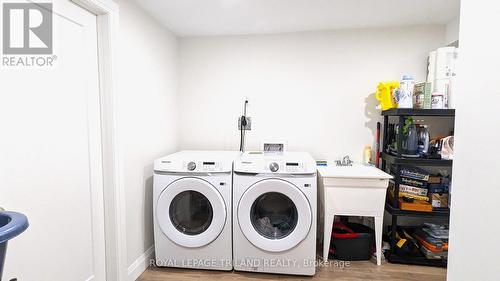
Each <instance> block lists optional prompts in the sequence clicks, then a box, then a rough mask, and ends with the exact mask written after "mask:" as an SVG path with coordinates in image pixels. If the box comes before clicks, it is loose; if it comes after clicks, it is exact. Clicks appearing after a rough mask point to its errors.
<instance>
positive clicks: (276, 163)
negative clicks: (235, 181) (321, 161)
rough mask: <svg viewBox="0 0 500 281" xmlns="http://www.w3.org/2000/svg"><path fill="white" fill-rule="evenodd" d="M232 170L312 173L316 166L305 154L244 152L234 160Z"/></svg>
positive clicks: (243, 171)
mask: <svg viewBox="0 0 500 281" xmlns="http://www.w3.org/2000/svg"><path fill="white" fill-rule="evenodd" d="M234 171H235V172H242V173H257V174H258V173H271V174H314V173H316V166H315V162H314V160H313V159H312V158H311V157H310V156H309V157H308V155H307V154H299V153H285V154H265V153H261V154H257V153H253V154H252V153H246V154H244V155H243V156H242V157H240V158H239V159H238V160H236V161H235V162H234Z"/></svg>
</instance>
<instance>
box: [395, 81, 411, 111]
mask: <svg viewBox="0 0 500 281" xmlns="http://www.w3.org/2000/svg"><path fill="white" fill-rule="evenodd" d="M414 87H415V80H413V76H411V75H403V76H402V77H401V82H400V83H399V90H398V94H397V100H398V108H413V88H414Z"/></svg>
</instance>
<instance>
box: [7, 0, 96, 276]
mask: <svg viewBox="0 0 500 281" xmlns="http://www.w3.org/2000/svg"><path fill="white" fill-rule="evenodd" d="M5 2H7V1H5ZM53 5H54V6H53V7H54V13H53V27H54V29H53V30H54V33H53V34H54V37H53V38H54V40H53V41H54V55H56V56H57V58H56V60H55V62H54V64H55V65H54V66H53V67H38V68H30V67H10V68H6V67H2V68H1V69H0V81H1V83H0V84H1V85H2V89H1V91H0V128H1V132H2V133H1V137H0V205H1V206H3V207H5V208H6V209H8V210H12V211H18V212H21V213H24V214H26V215H27V217H28V219H29V222H30V227H29V228H28V230H27V231H26V232H25V233H23V234H22V235H21V236H19V237H17V238H15V239H14V240H12V241H11V242H10V243H9V246H8V250H7V259H6V263H5V271H4V276H3V278H4V280H10V279H11V278H18V280H23V281H45V280H46V281H68V280H75V281H84V280H105V250H104V213H103V180H102V159H101V126H100V120H101V118H100V102H99V81H98V57H97V34H96V16H95V15H93V14H91V13H89V12H88V11H86V10H84V9H82V8H81V7H79V6H77V5H75V4H73V3H70V2H69V1H65V0H58V1H53ZM30 20H33V21H35V22H34V23H33V24H36V21H39V19H37V17H36V15H34V17H33V18H32V19H30ZM11 32H12V31H11ZM29 36H33V34H31V33H30V35H29ZM21 38H22V37H21ZM38 44H40V42H38ZM42 46H43V45H42Z"/></svg>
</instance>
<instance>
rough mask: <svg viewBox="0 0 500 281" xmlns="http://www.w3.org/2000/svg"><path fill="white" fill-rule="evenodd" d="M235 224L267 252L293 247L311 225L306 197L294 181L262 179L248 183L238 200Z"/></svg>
mask: <svg viewBox="0 0 500 281" xmlns="http://www.w3.org/2000/svg"><path fill="white" fill-rule="evenodd" d="M237 217H238V224H239V227H240V229H241V232H243V235H244V236H245V237H246V238H247V240H248V241H249V242H250V243H252V244H253V245H255V246H256V247H258V248H260V249H262V250H264V251H269V252H282V251H287V250H289V249H292V248H294V247H296V246H297V245H298V244H299V243H300V242H302V241H303V240H304V239H305V238H306V237H307V235H308V234H309V231H310V229H311V225H312V221H313V213H312V210H311V205H310V204H309V200H307V198H306V196H305V195H304V193H303V192H302V191H301V190H300V189H299V188H298V187H297V186H295V185H294V184H292V183H290V182H288V181H285V180H281V179H265V180H261V181H259V182H256V183H255V184H253V185H252V186H250V187H249V188H248V189H247V190H246V191H245V193H243V195H242V196H241V198H240V200H239V202H238V213H237Z"/></svg>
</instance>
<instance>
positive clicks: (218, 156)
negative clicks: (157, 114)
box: [153, 151, 240, 270]
mask: <svg viewBox="0 0 500 281" xmlns="http://www.w3.org/2000/svg"><path fill="white" fill-rule="evenodd" d="M238 155H240V153H239V152H228V151H181V152H178V153H175V154H172V155H169V156H166V157H163V158H160V159H158V160H156V161H155V163H154V184H153V213H154V239H155V252H156V263H157V265H158V266H167V267H184V268H202V269H215V270H232V268H233V266H232V239H231V238H232V237H231V230H232V215H231V214H232V213H231V208H232V207H231V206H232V201H231V192H232V191H231V189H232V167H233V160H234V159H235V158H236V157H237V156H238Z"/></svg>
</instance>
